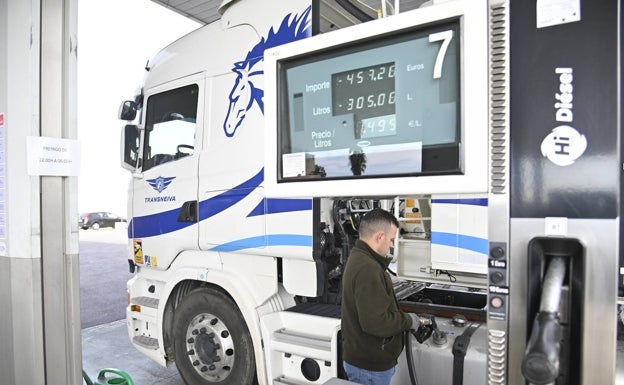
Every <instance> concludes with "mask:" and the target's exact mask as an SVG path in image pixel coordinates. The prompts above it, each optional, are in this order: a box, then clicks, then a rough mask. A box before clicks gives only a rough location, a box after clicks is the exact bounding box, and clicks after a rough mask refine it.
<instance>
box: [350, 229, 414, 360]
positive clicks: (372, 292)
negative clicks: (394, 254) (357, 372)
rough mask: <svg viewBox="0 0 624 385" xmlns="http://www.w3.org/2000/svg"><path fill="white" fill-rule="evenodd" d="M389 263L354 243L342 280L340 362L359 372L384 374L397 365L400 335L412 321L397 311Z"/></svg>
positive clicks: (359, 244)
mask: <svg viewBox="0 0 624 385" xmlns="http://www.w3.org/2000/svg"><path fill="white" fill-rule="evenodd" d="M389 262H390V261H389V260H388V259H387V258H385V257H383V256H381V255H379V254H377V253H376V252H375V251H374V250H373V249H371V248H370V247H369V246H368V245H367V244H366V243H365V242H363V241H361V240H357V241H356V243H355V246H354V247H353V249H352V250H351V253H350V254H349V258H348V259H347V265H346V267H345V272H344V276H343V280H342V335H343V337H344V345H343V360H344V361H346V362H348V363H349V364H351V365H353V366H356V367H358V368H361V369H366V370H373V371H384V370H388V369H390V368H392V367H394V366H395V365H396V364H397V358H398V357H399V355H400V354H401V351H402V350H403V332H404V331H405V330H409V329H410V327H411V326H412V319H411V318H410V316H409V315H408V314H406V313H403V312H402V311H401V310H399V305H398V302H397V299H396V296H395V295H394V290H393V289H392V280H391V279H390V275H389V274H388V273H387V272H386V268H387V267H388V264H389Z"/></svg>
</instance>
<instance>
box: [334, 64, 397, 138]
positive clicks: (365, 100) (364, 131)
mask: <svg viewBox="0 0 624 385" xmlns="http://www.w3.org/2000/svg"><path fill="white" fill-rule="evenodd" d="M395 74H396V65H395V63H394V62H389V63H383V64H377V65H373V66H369V67H363V68H357V69H352V70H349V71H344V72H340V73H336V74H332V90H333V101H332V104H333V114H334V115H343V114H354V115H355V117H356V122H357V123H356V125H357V127H356V137H358V138H366V137H375V136H386V135H394V134H395V133H396V120H395V116H394V112H395V101H396V93H395V87H394V81H395Z"/></svg>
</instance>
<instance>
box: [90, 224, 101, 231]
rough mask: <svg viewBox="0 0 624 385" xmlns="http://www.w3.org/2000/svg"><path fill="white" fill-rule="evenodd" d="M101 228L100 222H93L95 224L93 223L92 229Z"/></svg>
mask: <svg viewBox="0 0 624 385" xmlns="http://www.w3.org/2000/svg"><path fill="white" fill-rule="evenodd" d="M99 229H100V224H99V223H98V222H93V224H92V225H91V230H99Z"/></svg>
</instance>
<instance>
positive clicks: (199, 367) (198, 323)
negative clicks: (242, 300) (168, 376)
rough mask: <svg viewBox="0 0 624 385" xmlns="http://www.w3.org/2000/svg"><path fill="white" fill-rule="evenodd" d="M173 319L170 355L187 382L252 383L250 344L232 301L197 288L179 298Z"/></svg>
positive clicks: (201, 384) (202, 384)
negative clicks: (172, 351)
mask: <svg viewBox="0 0 624 385" xmlns="http://www.w3.org/2000/svg"><path fill="white" fill-rule="evenodd" d="M174 317H175V318H174V322H173V336H174V358H175V363H176V366H177V368H178V371H179V372H180V375H181V376H182V378H183V379H184V382H186V383H187V384H188V385H207V384H219V385H243V384H254V383H256V367H255V360H254V352H253V345H252V342H251V336H250V335H249V330H248V329H247V326H246V325H245V321H244V319H243V317H242V315H241V313H240V311H239V310H238V308H237V307H236V304H234V302H233V301H232V300H231V299H230V298H229V297H228V296H226V295H225V294H223V293H221V292H219V291H217V290H214V289H210V288H199V289H195V290H193V291H192V292H190V293H189V294H188V295H187V296H186V297H184V298H183V299H182V302H181V303H180V305H179V306H178V308H177V309H176V312H175V316H174Z"/></svg>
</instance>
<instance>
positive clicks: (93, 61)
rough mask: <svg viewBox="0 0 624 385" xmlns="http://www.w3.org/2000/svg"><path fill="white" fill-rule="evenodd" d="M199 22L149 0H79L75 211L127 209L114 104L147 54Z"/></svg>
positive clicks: (130, 91)
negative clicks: (78, 167)
mask: <svg viewBox="0 0 624 385" xmlns="http://www.w3.org/2000/svg"><path fill="white" fill-rule="evenodd" d="M199 26H200V24H198V23H196V22H194V21H192V20H190V19H187V18H185V17H183V16H181V15H179V14H177V13H175V12H173V11H170V10H168V9H166V8H164V7H162V6H160V5H158V4H155V3H153V2H152V1H150V0H78V75H77V76H78V86H77V87H78V90H77V91H78V105H77V108H78V140H79V141H80V146H81V171H80V176H79V177H78V211H79V212H81V213H82V212H89V211H110V212H113V213H115V214H117V215H120V216H122V217H125V216H126V215H127V213H126V211H127V197H128V195H127V194H128V193H127V191H128V184H129V182H130V179H131V175H130V172H128V171H127V170H125V169H123V168H121V165H120V141H121V139H120V138H121V129H122V127H123V125H124V122H123V121H121V120H119V119H117V113H118V110H119V105H120V104H121V102H122V101H123V100H128V99H134V95H135V92H136V91H137V90H138V87H139V86H140V84H141V81H142V79H143V75H144V73H145V70H144V67H145V64H146V63H147V61H148V60H149V59H151V58H152V57H153V56H154V55H156V53H157V52H158V51H159V50H160V49H162V48H164V47H165V46H167V45H168V44H169V43H171V42H173V41H175V40H177V39H178V38H179V37H181V36H184V35H185V34H187V33H188V32H190V31H192V30H194V29H197V28H198V27H199Z"/></svg>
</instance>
